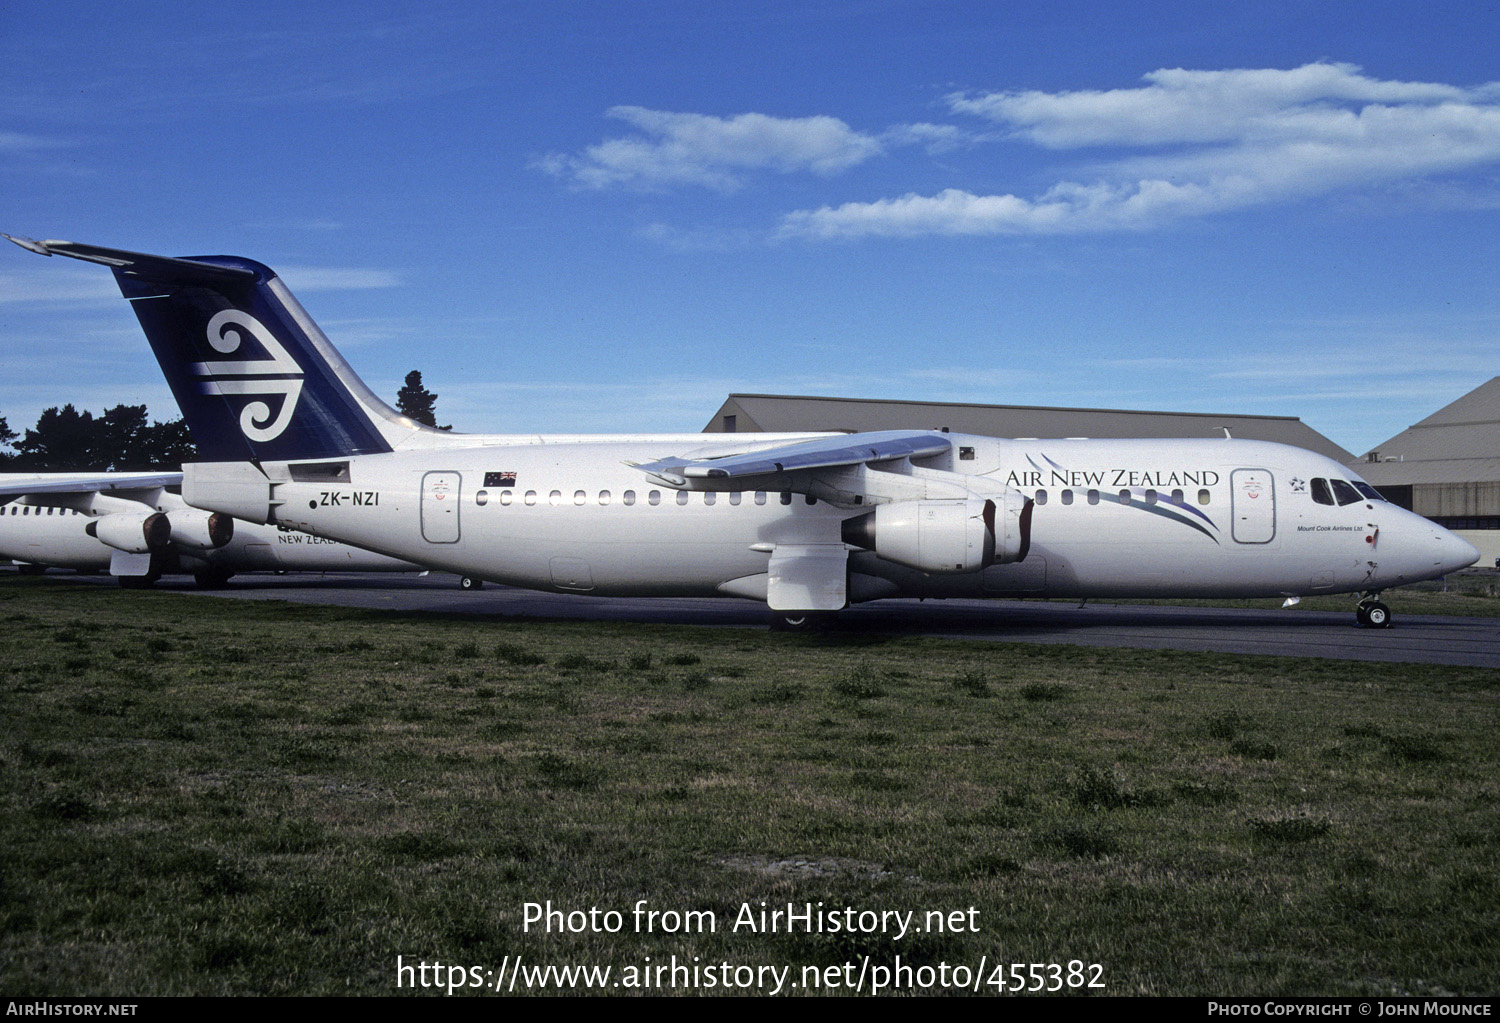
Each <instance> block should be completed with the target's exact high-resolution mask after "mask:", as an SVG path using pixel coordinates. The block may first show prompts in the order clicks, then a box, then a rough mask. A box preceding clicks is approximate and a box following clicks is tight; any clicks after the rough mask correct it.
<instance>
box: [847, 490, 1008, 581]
mask: <svg viewBox="0 0 1500 1023" xmlns="http://www.w3.org/2000/svg"><path fill="white" fill-rule="evenodd" d="M1018 496H1019V495H1018ZM843 540H844V542H845V543H848V544H853V545H854V546H856V547H863V548H864V549H865V550H870V551H874V552H875V554H876V555H877V556H878V557H880V558H883V559H884V560H886V561H893V562H895V563H896V564H898V565H905V566H907V567H908V568H915V569H919V570H921V571H923V572H932V573H945V574H955V573H963V572H980V571H983V570H984V569H986V568H989V567H990V566H991V565H1005V564H1010V563H1012V562H1016V561H1020V560H1021V559H1023V558H1024V557H1026V552H1027V550H1028V549H1029V548H1030V547H1031V502H1030V501H1028V500H1024V499H1023V500H1021V501H1018V502H1016V506H1015V507H1011V506H1010V503H1009V502H1000V503H999V504H998V505H997V503H996V502H995V501H992V500H987V499H985V498H969V499H967V500H957V501H895V502H892V503H890V504H882V505H877V506H876V508H875V510H874V511H872V512H868V513H867V514H864V515H860V516H858V517H857V518H852V519H848V520H846V521H845V522H844V527H843Z"/></svg>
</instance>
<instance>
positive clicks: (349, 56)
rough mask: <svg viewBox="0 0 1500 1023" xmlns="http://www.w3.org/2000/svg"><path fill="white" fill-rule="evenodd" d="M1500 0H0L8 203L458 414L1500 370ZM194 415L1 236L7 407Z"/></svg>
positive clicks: (2, 223) (1191, 397) (673, 419)
mask: <svg viewBox="0 0 1500 1023" xmlns="http://www.w3.org/2000/svg"><path fill="white" fill-rule="evenodd" d="M1497 29H1500V11H1497V8H1496V6H1495V5H1493V4H1475V3H1472V2H1470V3H1444V2H1427V3H1399V4H1393V3H1379V2H1358V3H1356V2H1340V0H1305V2H1286V0H1282V2H1277V3H1262V2H1256V0H1247V2H1241V3H1234V4H1225V3H1223V2H1222V0H1220V2H1214V3H1172V2H1165V3H1164V2H1159V0H1154V2H1152V3H1148V4H1122V3H1117V2H1115V3H1105V2H1077V3H1071V2H1067V0H1051V2H1047V3H965V2H951V3H916V2H910V3H908V2H899V0H888V2H860V0H852V2H828V3H786V4H782V3H745V4H725V3H722V2H672V0H652V2H649V3H639V2H633V0H612V2H599V3H583V2H575V3H570V2H567V0H552V2H537V3H532V2H514V3H506V2H497V3H488V4H477V3H476V4H456V3H444V2H440V0H439V2H423V3H392V2H379V0H373V2H365V3H361V4H359V5H351V4H346V3H338V4H335V3H326V2H318V0H298V2H295V3H286V2H281V0H269V2H262V3H259V4H255V5H251V6H249V7H246V6H245V5H229V4H196V3H195V4H188V3H131V4H117V5H106V4H96V3H70V2H66V0H62V2H59V0H50V2H45V3H44V2H32V0H0V43H3V45H4V50H5V53H6V60H5V62H4V63H3V65H0V230H3V231H5V232H7V233H11V234H22V235H29V236H32V237H41V238H62V239H68V240H72V241H81V242H91V243H95V244H101V245H109V246H114V247H118V248H125V249H136V250H139V251H146V252H157V253H164V254H172V255H190V254H213V253H227V254H234V255H243V256H249V257H252V258H255V259H258V260H260V261H262V262H265V263H267V264H269V265H271V266H272V267H274V268H276V269H277V270H278V271H280V272H281V275H282V277H283V278H284V279H285V280H286V281H287V283H288V284H289V285H290V286H291V288H292V289H293V291H295V292H296V293H297V294H298V296H299V298H301V299H302V302H303V304H304V305H305V306H307V308H308V309H309V311H310V312H311V313H312V314H313V316H314V317H315V318H316V319H317V320H318V321H319V323H320V324H321V325H322V326H323V328H324V330H325V331H326V332H327V333H328V334H329V336H330V337H331V338H332V339H333V340H334V342H335V343H336V344H337V345H339V347H340V348H341V349H342V350H343V351H344V354H345V355H346V356H347V357H348V359H349V361H350V362H351V363H352V364H353V365H354V366H355V368H356V369H357V370H358V371H359V372H360V373H361V375H362V376H364V378H365V379H366V381H367V382H369V383H370V385H371V386H372V387H373V388H374V389H375V390H376V391H377V392H379V393H381V394H382V395H384V396H385V397H387V399H388V400H394V394H395V390H396V388H397V387H399V386H400V381H401V378H402V377H403V376H404V375H405V373H406V372H407V371H408V370H410V369H420V370H421V371H422V373H423V376H424V379H425V382H426V383H427V386H428V387H429V388H430V389H432V390H433V391H435V392H436V393H437V394H438V395H439V399H438V411H439V416H440V418H441V420H442V421H444V422H452V423H453V424H454V425H455V427H456V428H457V429H460V430H466V431H492V432H515V431H530V430H535V431H543V432H575V431H581V432H594V431H598V432H615V431H639V430H651V431H677V430H683V431H695V430H698V429H700V428H701V427H702V426H703V425H704V423H706V422H707V420H708V418H709V416H710V414H711V413H712V412H713V411H714V410H715V409H716V408H717V407H718V405H719V403H720V402H721V401H722V400H723V398H724V396H725V395H727V394H728V393H730V392H733V391H749V392H770V393H802V394H828V395H843V396H849V397H865V398H905V399H925V400H934V401H960V402H968V401H972V402H994V403H1006V404H1036V405H1063V406H1072V405H1077V406H1089V407H1111V408H1140V409H1168V410H1187V411H1210V412H1213V411H1218V412H1226V413H1231V412H1232V413H1240V414H1271V415H1296V416H1300V417H1302V418H1303V419H1304V420H1305V421H1306V422H1307V423H1308V424H1309V425H1311V426H1312V427H1314V428H1315V429H1317V430H1319V431H1321V432H1323V433H1324V434H1326V435H1327V436H1329V437H1330V438H1332V439H1333V440H1334V441H1336V442H1338V443H1340V444H1342V445H1343V446H1345V447H1346V448H1349V449H1351V450H1354V451H1356V452H1363V451H1364V450H1366V449H1368V448H1370V447H1372V446H1374V445H1376V444H1378V443H1379V442H1380V441H1382V440H1384V439H1386V438H1387V437H1389V436H1391V435H1393V434H1395V433H1397V432H1399V431H1400V430H1402V429H1404V428H1405V427H1406V426H1408V425H1410V424H1411V423H1413V422H1416V421H1417V420H1419V419H1421V418H1423V417H1425V416H1426V415H1428V414H1429V413H1431V412H1432V411H1434V410H1436V409H1437V408H1438V407H1440V406H1441V405H1444V404H1446V403H1447V402H1449V401H1451V400H1453V399H1454V398H1456V397H1458V396H1459V395H1461V394H1463V393H1465V392H1466V391H1468V390H1470V389H1472V388H1474V387H1476V386H1478V385H1479V384H1480V383H1482V382H1484V381H1485V380H1488V379H1489V378H1490V377H1492V376H1494V375H1495V374H1496V373H1497V372H1500V370H1497V366H1500V246H1497V244H1496V241H1495V239H1496V237H1497V230H1496V229H1497V226H1500V62H1497V60H1496V59H1495V56H1494V50H1495V40H1496V39H1500V31H1497ZM142 401H145V402H147V403H148V404H149V405H150V408H151V412H152V414H153V415H154V416H157V417H159V418H175V416H176V415H177V412H176V408H175V406H174V405H173V403H172V400H171V397H170V395H169V394H168V392H167V391H166V388H165V385H164V384H163V383H162V382H161V379H160V377H159V374H158V372H157V369H156V367H155V364H154V362H153V361H152V360H151V359H150V356H149V354H148V351H147V349H146V346H145V343H144V340H143V339H142V338H141V335H140V332H139V328H138V326H137V325H136V323H135V320H134V317H133V316H132V315H131V313H130V312H129V310H128V308H126V306H125V304H124V303H123V302H122V301H121V300H120V299H119V296H118V292H116V291H115V290H114V286H113V283H112V280H111V279H110V277H109V275H108V273H106V272H105V271H104V270H102V269H101V268H96V267H90V266H86V265H84V264H80V263H75V262H72V261H65V260H58V259H53V260H44V259H41V258H39V257H37V256H35V255H32V254H30V253H27V252H24V251H22V250H21V249H19V248H13V247H10V246H7V250H6V251H4V252H0V415H3V416H5V417H6V418H7V419H8V420H9V422H10V424H11V426H12V428H24V427H26V426H30V425H32V424H34V422H35V421H36V417H37V416H38V414H39V413H40V412H41V410H42V409H44V408H46V407H48V406H50V405H58V404H62V403H64V402H72V403H74V404H75V405H77V406H79V407H80V408H88V409H91V410H94V411H96V412H97V411H98V410H100V409H102V408H104V407H106V406H110V405H114V404H118V403H120V402H130V403H139V402H142Z"/></svg>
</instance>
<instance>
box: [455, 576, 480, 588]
mask: <svg viewBox="0 0 1500 1023" xmlns="http://www.w3.org/2000/svg"><path fill="white" fill-rule="evenodd" d="M458 588H459V589H461V590H482V589H484V580H483V579H480V578H477V577H475V576H472V575H465V576H460V577H459V580H458Z"/></svg>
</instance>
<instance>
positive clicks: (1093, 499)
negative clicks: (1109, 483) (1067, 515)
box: [1089, 490, 1099, 504]
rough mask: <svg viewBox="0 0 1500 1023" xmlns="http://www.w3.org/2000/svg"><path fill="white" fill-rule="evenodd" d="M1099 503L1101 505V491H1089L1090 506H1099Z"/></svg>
mask: <svg viewBox="0 0 1500 1023" xmlns="http://www.w3.org/2000/svg"><path fill="white" fill-rule="evenodd" d="M1098 503H1099V491H1097V490H1090V491H1089V504H1098Z"/></svg>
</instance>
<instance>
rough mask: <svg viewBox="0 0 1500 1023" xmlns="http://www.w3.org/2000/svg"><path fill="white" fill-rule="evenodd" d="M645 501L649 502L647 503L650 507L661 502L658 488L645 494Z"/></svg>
mask: <svg viewBox="0 0 1500 1023" xmlns="http://www.w3.org/2000/svg"><path fill="white" fill-rule="evenodd" d="M646 503H647V504H649V505H651V507H653V508H654V507H656V506H657V505H659V504H661V491H660V490H653V491H651V492H650V493H649V494H647V495H646Z"/></svg>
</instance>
